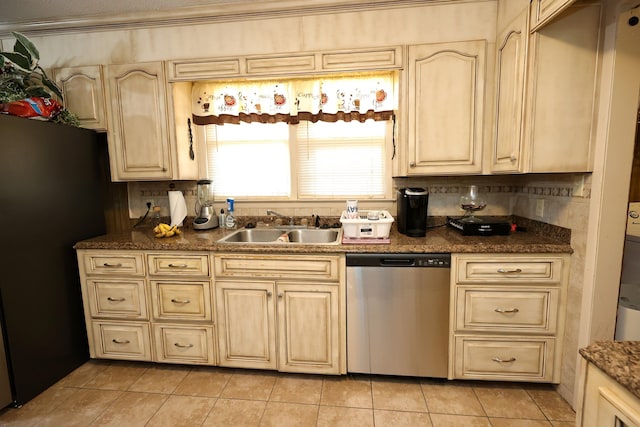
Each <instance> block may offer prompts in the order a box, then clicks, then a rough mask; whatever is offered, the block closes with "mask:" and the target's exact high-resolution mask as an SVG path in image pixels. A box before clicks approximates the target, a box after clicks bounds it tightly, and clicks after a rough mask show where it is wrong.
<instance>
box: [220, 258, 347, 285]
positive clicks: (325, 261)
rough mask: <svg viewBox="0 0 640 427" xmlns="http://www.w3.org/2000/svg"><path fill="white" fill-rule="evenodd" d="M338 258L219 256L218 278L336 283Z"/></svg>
mask: <svg viewBox="0 0 640 427" xmlns="http://www.w3.org/2000/svg"><path fill="white" fill-rule="evenodd" d="M339 259H340V258H339V257H337V256H322V255H318V256H300V255H298V256H295V255H293V256H277V255H273V256H264V257H256V256H250V255H236V254H229V255H216V256H215V261H214V262H215V275H216V277H259V278H275V279H278V278H294V279H296V280H300V279H313V280H328V281H337V280H339V279H340V263H339Z"/></svg>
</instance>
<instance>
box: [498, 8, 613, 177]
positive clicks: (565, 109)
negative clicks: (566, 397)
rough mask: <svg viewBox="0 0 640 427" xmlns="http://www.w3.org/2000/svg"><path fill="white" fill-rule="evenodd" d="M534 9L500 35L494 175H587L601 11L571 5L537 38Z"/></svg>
mask: <svg viewBox="0 0 640 427" xmlns="http://www.w3.org/2000/svg"><path fill="white" fill-rule="evenodd" d="M534 7H536V6H535V5H532V6H531V9H530V10H529V11H527V10H523V11H522V12H521V13H520V15H519V16H518V17H517V18H516V19H515V20H513V21H512V22H511V23H510V24H508V25H506V26H505V28H504V29H502V30H501V31H499V33H498V39H497V43H496V95H495V121H494V132H493V144H492V145H493V147H492V163H491V172H493V173H503V172H525V173H539V172H589V171H591V170H592V167H593V166H592V163H593V145H594V144H593V142H594V138H595V128H594V126H593V123H595V120H594V117H595V115H596V114H597V111H596V105H597V101H598V99H597V94H598V92H597V76H598V64H599V61H600V59H599V58H600V56H601V25H600V20H601V6H600V4H599V3H597V2H587V3H582V4H581V5H579V6H572V7H571V8H570V13H565V14H562V15H560V16H557V17H556V18H555V19H554V21H552V22H549V23H548V24H547V25H545V26H544V27H543V28H539V29H538V30H537V31H534V32H531V30H528V27H529V23H528V21H529V18H528V16H530V15H531V14H533V13H536V12H535V9H534Z"/></svg>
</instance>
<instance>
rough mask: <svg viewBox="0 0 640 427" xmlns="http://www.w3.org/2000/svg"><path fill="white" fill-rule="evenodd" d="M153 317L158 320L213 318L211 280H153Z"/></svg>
mask: <svg viewBox="0 0 640 427" xmlns="http://www.w3.org/2000/svg"><path fill="white" fill-rule="evenodd" d="M151 298H152V300H153V304H152V306H153V317H154V319H158V320H167V319H179V320H211V286H210V284H209V282H169V281H155V280H152V281H151Z"/></svg>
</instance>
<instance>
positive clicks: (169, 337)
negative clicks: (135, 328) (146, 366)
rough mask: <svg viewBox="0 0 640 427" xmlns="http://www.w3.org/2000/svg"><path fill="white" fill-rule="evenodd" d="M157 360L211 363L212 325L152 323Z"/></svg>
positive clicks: (212, 359)
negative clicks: (194, 325) (193, 325)
mask: <svg viewBox="0 0 640 427" xmlns="http://www.w3.org/2000/svg"><path fill="white" fill-rule="evenodd" d="M153 331H154V336H155V346H156V358H157V361H158V362H167V363H198V364H205V365H213V364H214V362H215V359H214V357H213V355H214V351H213V327H210V326H201V327H192V326H188V327H185V326H175V325H154V327H153Z"/></svg>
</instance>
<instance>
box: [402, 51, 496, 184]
mask: <svg viewBox="0 0 640 427" xmlns="http://www.w3.org/2000/svg"><path fill="white" fill-rule="evenodd" d="M485 50H486V42H485V41H484V40H476V41H467V42H455V43H437V44H426V45H413V46H409V51H408V61H409V67H408V84H407V88H408V92H407V95H408V110H407V115H408V126H407V132H408V135H407V144H408V159H407V160H408V169H407V174H408V175H431V174H474V173H481V172H482V133H483V116H484V114H483V110H484V108H483V106H484V91H485Z"/></svg>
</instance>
